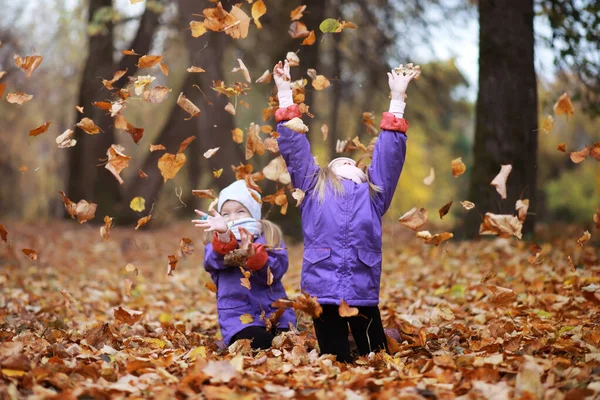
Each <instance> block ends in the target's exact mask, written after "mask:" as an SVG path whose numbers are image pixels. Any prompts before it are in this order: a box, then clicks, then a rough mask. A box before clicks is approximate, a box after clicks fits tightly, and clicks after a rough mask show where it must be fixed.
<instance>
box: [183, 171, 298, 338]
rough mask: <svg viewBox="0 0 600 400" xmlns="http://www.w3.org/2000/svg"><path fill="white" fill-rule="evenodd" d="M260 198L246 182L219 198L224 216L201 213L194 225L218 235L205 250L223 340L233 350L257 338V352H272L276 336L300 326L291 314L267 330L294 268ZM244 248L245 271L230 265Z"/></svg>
mask: <svg viewBox="0 0 600 400" xmlns="http://www.w3.org/2000/svg"><path fill="white" fill-rule="evenodd" d="M251 191H252V193H251ZM256 199H260V194H259V193H257V192H256V191H254V190H252V189H249V188H248V187H247V186H246V182H245V181H244V180H239V181H236V182H234V183H232V184H231V185H229V186H227V187H226V188H225V189H223V190H222V191H221V193H220V194H219V199H218V205H217V210H218V212H217V211H214V210H213V211H212V215H210V216H209V215H207V214H205V213H203V212H202V211H198V210H195V212H196V214H198V215H199V216H201V217H202V219H195V220H192V222H193V223H194V224H195V226H196V227H198V228H202V229H204V231H205V232H206V233H207V234H208V235H212V240H211V241H210V243H208V244H207V245H206V247H205V248H204V268H205V269H206V271H208V272H209V273H210V275H211V277H212V279H213V282H214V283H215V285H216V287H217V312H218V314H219V325H220V327H221V333H222V335H223V340H224V341H225V343H227V344H228V345H229V344H231V343H233V342H235V341H236V340H238V339H251V340H252V343H251V345H252V348H254V349H258V348H260V349H267V348H269V347H271V342H272V341H273V337H274V335H276V334H277V333H279V332H280V331H283V330H287V329H288V327H289V324H290V323H291V324H293V325H295V323H296V315H295V314H294V312H293V311H292V310H289V309H288V310H285V311H284V312H283V314H282V315H281V316H280V318H279V319H277V320H276V321H275V322H274V324H273V326H272V327H271V328H270V329H269V330H267V327H266V323H265V319H266V318H269V317H271V316H273V315H275V313H276V312H277V310H276V309H275V308H273V307H272V305H271V304H272V303H273V302H274V301H275V300H278V299H281V298H284V297H286V293H285V289H284V288H283V284H282V283H281V278H282V277H283V274H285V272H286V271H287V269H288V255H287V250H286V249H285V244H284V242H283V235H282V233H281V229H280V228H279V227H278V226H277V225H275V224H273V223H272V222H269V221H267V220H262V219H261V203H259V202H258V201H257V200H256ZM206 241H208V240H206ZM240 246H241V248H242V249H245V250H246V252H247V259H246V261H245V263H244V266H243V267H240V266H238V265H233V266H229V265H226V262H225V255H227V254H228V253H230V252H232V251H234V250H236V249H238V248H239V247H240ZM242 269H243V270H244V272H246V273H247V271H246V270H249V271H251V275H250V278H249V282H250V289H248V288H247V287H245V286H242V284H241V279H242V278H244V277H245V276H244V273H243V272H242ZM269 271H270V273H271V274H272V282H269V278H270V277H269V276H268V275H269ZM245 314H246V315H245ZM242 315H244V317H242ZM240 317H242V319H244V321H242V319H240ZM248 320H251V321H250V322H248Z"/></svg>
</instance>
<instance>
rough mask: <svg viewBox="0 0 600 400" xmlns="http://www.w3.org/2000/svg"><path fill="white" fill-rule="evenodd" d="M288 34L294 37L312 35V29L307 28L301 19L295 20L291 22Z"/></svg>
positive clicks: (299, 37)
mask: <svg viewBox="0 0 600 400" xmlns="http://www.w3.org/2000/svg"><path fill="white" fill-rule="evenodd" d="M288 34H289V35H290V36H291V37H292V38H293V39H301V38H305V37H307V36H308V35H310V31H309V30H308V29H307V28H306V24H305V23H304V22H300V21H294V22H292V23H291V24H290V27H289V29H288Z"/></svg>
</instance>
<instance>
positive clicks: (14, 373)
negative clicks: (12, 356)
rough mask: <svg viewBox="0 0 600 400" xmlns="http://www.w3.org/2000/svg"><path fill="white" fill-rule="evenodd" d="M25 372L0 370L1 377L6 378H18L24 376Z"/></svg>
mask: <svg viewBox="0 0 600 400" xmlns="http://www.w3.org/2000/svg"><path fill="white" fill-rule="evenodd" d="M26 373H27V372H25V371H20V370H18V369H5V368H2V375H4V376H6V377H7V378H20V377H22V376H23V375H25V374H26Z"/></svg>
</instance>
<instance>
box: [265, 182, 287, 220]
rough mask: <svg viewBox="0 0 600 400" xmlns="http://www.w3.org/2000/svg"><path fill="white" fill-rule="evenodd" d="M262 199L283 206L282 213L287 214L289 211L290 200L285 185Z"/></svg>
mask: <svg viewBox="0 0 600 400" xmlns="http://www.w3.org/2000/svg"><path fill="white" fill-rule="evenodd" d="M262 201H263V202H265V203H270V204H275V205H278V206H280V207H281V209H280V210H279V212H280V213H281V215H285V214H286V213H287V207H288V201H287V196H286V195H285V187H282V188H281V189H279V190H278V191H277V192H276V193H274V194H270V195H268V196H264V197H263V198H262Z"/></svg>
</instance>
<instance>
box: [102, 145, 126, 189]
mask: <svg viewBox="0 0 600 400" xmlns="http://www.w3.org/2000/svg"><path fill="white" fill-rule="evenodd" d="M123 150H124V147H123V146H121V145H118V144H113V145H111V146H110V147H109V148H108V150H107V151H106V155H108V162H107V163H106V165H105V166H104V168H106V169H107V170H109V171H110V172H111V173H112V174H113V176H114V177H115V178H117V181H119V184H121V185H122V184H123V183H124V181H123V179H122V178H121V175H120V174H121V171H123V170H124V169H125V168H127V167H128V166H129V160H131V157H129V156H126V155H125V154H123V152H122V151H123Z"/></svg>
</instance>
